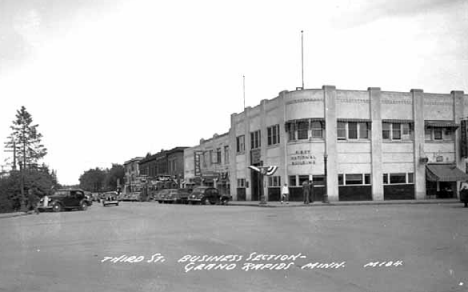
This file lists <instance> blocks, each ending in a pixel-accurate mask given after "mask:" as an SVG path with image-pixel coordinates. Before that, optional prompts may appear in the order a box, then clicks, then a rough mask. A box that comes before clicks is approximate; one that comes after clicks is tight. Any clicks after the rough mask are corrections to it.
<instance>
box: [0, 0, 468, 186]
mask: <svg viewBox="0 0 468 292" xmlns="http://www.w3.org/2000/svg"><path fill="white" fill-rule="evenodd" d="M301 31H303V48H304V84H305V88H306V89H307V88H321V87H322V86H323V85H335V86H336V87H337V89H350V90H366V89H367V88H368V87H380V88H381V89H382V90H384V91H402V92H409V91H410V90H411V89H413V88H418V89H423V90H424V91H425V92H433V93H450V91H452V90H462V91H464V92H465V93H468V38H467V37H466V35H467V32H468V1H467V0H427V1H424V0H393V1H387V0H373V1H364V0H353V1H351V0H331V1H315V0H314V1H312V0H305V1H302V0H289V1H277V0H270V1H253V0H236V1H219V0H218V1H216V0H213V1H211V0H199V1H190V0H174V1H157V0H0V147H1V148H2V149H0V150H1V152H0V166H2V167H3V169H4V170H8V169H9V166H8V163H10V162H11V161H12V157H11V156H12V155H11V153H8V152H4V149H3V147H4V143H5V142H6V141H7V137H8V136H9V135H10V133H11V129H10V126H11V125H12V122H13V120H14V119H15V115H16V111H17V110H19V109H20V108H21V106H25V107H26V110H27V111H28V112H29V113H30V114H31V115H32V117H33V120H34V123H35V124H38V125H39V126H38V131H39V132H40V133H41V134H42V135H43V140H42V142H43V144H44V145H45V146H46V148H47V149H48V155H47V156H46V157H45V158H44V159H43V160H42V161H41V162H44V163H45V164H47V165H48V166H49V168H50V169H53V170H56V171H57V176H58V180H59V182H60V183H61V184H65V185H72V184H78V183H79V177H80V175H82V174H83V173H84V172H85V171H86V170H88V169H91V168H96V167H99V168H110V167H111V166H112V163H118V164H123V163H124V162H125V161H127V160H129V159H131V158H133V157H137V156H145V155H146V154H147V153H152V154H154V153H157V152H159V151H161V150H162V149H165V150H168V149H172V148H174V147H179V146H185V147H193V146H196V145H197V144H199V141H200V139H201V138H204V139H207V138H210V137H212V136H213V135H214V134H215V133H216V134H223V133H226V132H228V131H229V127H230V117H231V114H233V113H240V112H242V111H243V107H244V94H245V104H246V106H252V107H254V106H256V105H258V104H259V103H260V101H261V100H263V99H272V98H275V97H276V96H278V93H279V92H281V91H283V90H294V89H295V88H296V87H298V86H301V84H302V75H301ZM243 76H245V92H244V90H243V88H244V83H243V82H244V81H243V80H244V79H243Z"/></svg>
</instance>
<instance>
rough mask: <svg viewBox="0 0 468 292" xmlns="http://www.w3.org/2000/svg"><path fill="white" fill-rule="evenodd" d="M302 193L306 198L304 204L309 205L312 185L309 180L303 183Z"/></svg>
mask: <svg viewBox="0 0 468 292" xmlns="http://www.w3.org/2000/svg"><path fill="white" fill-rule="evenodd" d="M302 192H303V196H304V204H306V205H308V204H309V202H310V185H309V181H308V180H306V181H304V182H303V183H302Z"/></svg>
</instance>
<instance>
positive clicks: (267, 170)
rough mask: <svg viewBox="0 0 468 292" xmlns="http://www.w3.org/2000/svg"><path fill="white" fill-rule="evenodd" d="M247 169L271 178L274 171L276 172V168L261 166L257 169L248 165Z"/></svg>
mask: <svg viewBox="0 0 468 292" xmlns="http://www.w3.org/2000/svg"><path fill="white" fill-rule="evenodd" d="M249 168H250V169H251V170H253V171H256V172H260V173H261V174H263V175H266V176H272V175H273V174H274V173H275V172H276V170H278V166H261V167H260V168H259V167H256V166H253V165H250V166H249Z"/></svg>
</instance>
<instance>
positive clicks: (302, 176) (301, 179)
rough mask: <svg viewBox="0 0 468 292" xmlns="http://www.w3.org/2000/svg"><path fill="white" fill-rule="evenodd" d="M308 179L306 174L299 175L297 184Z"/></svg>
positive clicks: (300, 184)
mask: <svg viewBox="0 0 468 292" xmlns="http://www.w3.org/2000/svg"><path fill="white" fill-rule="evenodd" d="M308 180H309V176H308V175H299V186H302V184H303V183H304V182H305V181H308Z"/></svg>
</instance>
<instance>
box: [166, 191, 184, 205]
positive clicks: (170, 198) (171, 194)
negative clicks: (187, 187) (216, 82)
mask: <svg viewBox="0 0 468 292" xmlns="http://www.w3.org/2000/svg"><path fill="white" fill-rule="evenodd" d="M166 191H167V192H166V194H165V196H164V199H162V201H163V202H164V203H171V204H172V203H179V202H180V192H179V190H177V189H167V190H166Z"/></svg>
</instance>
